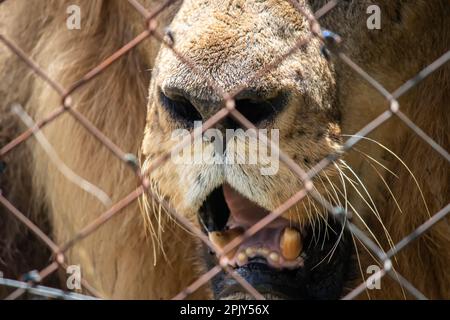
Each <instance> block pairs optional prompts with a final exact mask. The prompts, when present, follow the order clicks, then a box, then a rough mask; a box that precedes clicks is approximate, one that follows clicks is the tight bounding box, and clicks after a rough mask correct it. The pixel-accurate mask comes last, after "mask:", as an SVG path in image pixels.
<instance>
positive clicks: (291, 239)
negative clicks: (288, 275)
mask: <svg viewBox="0 0 450 320" xmlns="http://www.w3.org/2000/svg"><path fill="white" fill-rule="evenodd" d="M280 249H281V254H282V255H283V257H284V258H286V259H287V260H294V259H295V258H297V257H298V256H299V255H300V253H301V252H302V249H303V245H302V240H301V237H300V233H299V232H298V231H297V230H296V229H294V228H286V229H284V231H283V234H282V235H281V239H280Z"/></svg>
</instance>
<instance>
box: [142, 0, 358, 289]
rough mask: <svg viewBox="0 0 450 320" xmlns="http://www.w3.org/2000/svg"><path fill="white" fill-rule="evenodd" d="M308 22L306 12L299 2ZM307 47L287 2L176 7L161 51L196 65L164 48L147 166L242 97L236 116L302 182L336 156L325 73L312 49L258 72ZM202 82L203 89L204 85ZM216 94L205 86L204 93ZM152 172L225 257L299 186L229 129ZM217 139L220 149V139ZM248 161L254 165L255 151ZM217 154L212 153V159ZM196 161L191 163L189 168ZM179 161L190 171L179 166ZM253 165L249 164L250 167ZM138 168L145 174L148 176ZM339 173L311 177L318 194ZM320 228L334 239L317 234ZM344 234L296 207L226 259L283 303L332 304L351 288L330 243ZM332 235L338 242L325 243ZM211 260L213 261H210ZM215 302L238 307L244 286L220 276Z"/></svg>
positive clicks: (306, 29) (312, 45)
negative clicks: (230, 97)
mask: <svg viewBox="0 0 450 320" xmlns="http://www.w3.org/2000/svg"><path fill="white" fill-rule="evenodd" d="M300 4H301V5H302V6H304V8H305V10H307V11H308V12H310V13H311V9H310V8H309V7H308V5H307V4H306V3H305V2H304V1H300ZM310 35H311V30H310V25H309V23H308V21H307V20H306V18H305V17H303V16H302V15H301V14H300V13H298V12H297V11H296V10H295V9H294V8H293V7H292V6H291V5H290V4H289V2H288V1H272V0H269V1H256V0H246V1H215V0H213V1H189V0H188V1H184V3H183V4H182V5H181V6H180V8H179V9H178V11H177V13H176V15H175V17H174V19H173V20H172V22H171V24H170V25H169V26H168V32H167V40H168V41H169V42H173V47H174V48H175V50H176V51H177V52H179V53H181V54H182V55H183V56H185V57H187V58H188V59H189V60H190V61H191V62H192V63H193V64H194V65H195V68H194V70H193V69H192V68H191V67H189V66H188V65H187V64H186V63H185V62H183V61H181V60H180V59H179V58H178V57H177V56H176V54H174V52H173V51H172V50H170V49H169V48H167V47H162V48H161V50H160V52H159V54H158V57H157V59H156V62H155V65H154V69H153V73H152V81H151V85H150V91H149V105H148V115H147V127H146V132H145V139H144V142H143V154H144V157H145V165H148V164H150V163H151V162H152V160H154V159H156V158H157V157H158V156H160V155H161V154H163V153H165V152H170V151H171V149H172V148H173V147H174V146H175V145H177V144H178V143H179V142H180V141H181V139H179V136H178V139H177V138H176V137H177V134H179V133H180V132H182V131H181V129H186V130H192V129H193V128H194V127H195V124H194V122H195V121H201V122H202V123H204V122H205V121H206V120H208V119H209V118H210V117H211V116H213V115H214V114H216V113H217V112H218V111H219V110H220V109H221V108H222V107H224V101H223V98H222V94H223V93H228V92H232V91H233V90H235V89H236V88H238V87H239V86H243V87H244V89H243V90H242V91H240V93H238V95H237V96H236V108H237V110H238V111H239V112H241V113H242V114H243V115H244V116H245V117H246V118H247V119H248V120H250V121H251V122H252V123H253V124H254V125H255V126H256V127H257V128H258V129H265V130H266V131H265V132H264V133H267V135H268V136H269V137H272V138H273V139H274V141H277V140H278V141H279V146H280V149H281V150H283V151H284V152H285V153H286V154H287V155H288V156H289V157H290V158H292V159H293V160H294V161H295V162H296V163H297V164H298V165H299V166H300V167H302V168H303V169H304V170H308V169H309V168H311V167H312V166H314V165H315V164H316V163H317V162H318V161H320V160H321V159H322V158H324V157H325V156H327V155H328V154H334V153H337V152H339V150H340V147H341V141H342V140H341V137H340V112H339V105H338V101H337V99H336V81H335V74H334V69H333V65H332V63H331V62H329V61H328V60H327V59H326V58H325V57H324V55H323V54H322V53H321V44H320V42H319V41H318V40H316V39H311V41H308V42H307V44H306V45H304V46H302V47H300V49H298V50H296V51H295V52H294V53H293V54H292V55H291V56H290V57H289V58H287V59H285V60H284V61H283V62H282V63H280V64H279V65H277V66H276V68H274V69H272V70H271V71H270V72H266V73H263V74H262V75H261V76H259V77H257V79H256V80H255V79H252V77H253V76H254V75H255V73H257V72H258V71H259V70H262V69H263V68H264V67H265V66H267V65H269V64H271V63H272V62H274V61H275V60H276V59H277V58H278V57H280V56H281V55H283V54H284V53H286V52H288V51H289V50H290V48H291V47H292V46H293V45H294V44H295V43H296V42H297V41H299V40H300V39H306V38H308V37H309V36H310ZM207 79H209V80H207ZM212 83H213V84H214V86H215V87H214V86H212V85H211V84H212ZM214 128H217V130H216V131H215V133H213V135H214V134H215V135H216V136H215V138H212V139H211V134H210V135H204V136H203V137H202V138H201V139H200V140H198V141H196V142H197V144H196V146H197V147H193V146H194V144H195V143H193V144H192V145H191V149H189V150H187V149H185V150H184V151H183V155H184V156H186V155H188V156H190V157H187V158H182V159H181V160H180V158H179V157H177V155H180V154H176V155H172V158H171V159H170V160H169V161H167V162H166V163H165V164H164V165H163V166H161V167H160V168H158V169H157V170H156V171H153V172H152V174H151V179H152V181H157V189H158V192H159V193H160V194H161V195H163V196H164V197H166V198H167V199H168V200H169V202H170V204H171V205H172V206H174V207H175V209H176V210H178V211H179V212H180V213H183V214H185V215H186V216H187V217H189V218H191V219H193V221H198V222H199V224H200V225H201V226H202V227H204V230H205V232H208V234H209V237H210V239H211V240H212V241H213V242H214V243H215V244H216V245H219V246H223V245H224V244H226V243H227V242H229V241H230V240H231V239H233V238H234V237H235V236H236V235H239V234H241V233H242V232H243V231H245V230H246V229H248V228H249V227H251V226H252V225H254V224H255V223H256V222H257V221H258V220H260V219H261V218H263V217H264V216H266V215H267V214H268V213H269V212H270V211H272V210H274V209H276V208H277V207H278V206H280V205H281V204H283V202H285V201H286V200H287V199H289V198H290V197H292V196H293V195H294V194H295V193H296V192H297V191H299V190H300V189H301V188H302V184H301V182H300V180H299V178H298V177H297V176H296V175H295V174H294V173H292V172H291V171H290V170H289V169H288V168H287V167H286V165H284V164H283V163H282V162H281V161H279V160H278V155H277V154H276V152H275V151H274V150H270V147H268V146H266V145H264V144H258V145H257V148H256V149H254V144H255V140H254V139H253V138H252V136H251V135H246V134H245V132H244V131H245V130H242V131H240V132H239V130H238V131H234V136H229V135H228V133H229V132H227V129H237V128H239V125H238V124H237V123H236V122H235V121H233V120H232V119H231V118H226V119H223V120H222V121H220V122H219V123H218V124H216V125H215V126H214ZM220 134H222V138H218V137H217V136H218V135H220ZM264 147H266V148H268V149H269V150H268V151H267V152H263V153H261V152H257V156H256V160H255V159H253V162H252V161H251V160H250V158H251V156H252V155H254V154H255V152H256V150H260V149H264ZM218 148H219V150H220V152H218V151H219V150H218ZM196 156H197V158H196ZM186 159H187V160H186ZM255 161H256V162H255ZM145 165H144V167H145ZM335 175H336V172H335V171H333V170H331V169H328V170H325V171H323V172H322V173H321V174H320V176H318V178H317V179H318V180H317V181H319V183H317V184H316V185H317V188H318V189H319V192H320V191H321V190H320V186H321V185H323V181H329V180H330V179H332V178H333V176H335ZM325 221H327V223H328V224H329V225H330V228H332V229H334V231H328V232H325V229H326V228H325ZM340 230H341V229H340V227H337V225H336V224H335V223H334V222H333V221H331V219H328V218H327V217H326V210H323V209H322V208H320V206H319V205H318V204H317V203H312V202H309V203H308V202H307V201H302V202H299V203H298V204H297V205H295V206H293V207H292V208H290V209H289V210H287V211H286V212H285V213H284V214H283V218H280V219H278V220H275V221H274V222H272V223H271V224H269V226H267V227H265V228H264V229H263V230H262V231H261V232H259V233H257V234H256V235H254V236H253V237H252V238H250V239H249V240H246V241H244V243H242V244H241V245H240V246H239V247H238V248H237V250H235V251H233V252H232V253H231V254H230V255H229V256H228V257H229V259H230V262H229V263H230V264H231V266H233V267H234V268H236V270H237V271H238V273H239V274H241V275H242V276H243V277H244V278H246V280H247V281H249V282H250V283H251V284H253V285H254V286H255V287H256V288H257V289H258V290H259V291H260V292H262V293H265V294H270V295H271V296H272V297H283V298H336V297H339V296H340V295H341V294H342V288H343V285H344V284H345V281H346V280H347V279H346V277H347V270H348V259H349V256H350V252H349V251H350V250H349V249H348V247H347V245H346V244H345V243H344V242H342V241H341V242H340V244H339V246H338V248H337V250H336V252H335V253H334V254H333V255H332V258H331V261H329V262H327V263H321V262H322V260H324V259H328V258H329V257H326V256H327V254H329V253H330V251H331V249H332V247H333V246H334V244H335V243H337V242H338V236H339V234H340ZM333 232H335V233H336V234H335V233H333ZM210 258H211V259H215V258H214V257H210ZM214 289H215V293H216V295H217V296H218V297H221V298H226V297H239V296H240V295H239V291H242V290H243V289H240V286H239V285H237V284H236V283H234V282H233V281H232V280H231V279H229V278H228V277H226V276H224V277H222V278H219V279H217V278H216V281H215V282H214Z"/></svg>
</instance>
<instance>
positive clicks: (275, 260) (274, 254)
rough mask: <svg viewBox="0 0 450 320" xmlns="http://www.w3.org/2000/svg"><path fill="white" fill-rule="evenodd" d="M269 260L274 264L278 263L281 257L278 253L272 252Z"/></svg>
mask: <svg viewBox="0 0 450 320" xmlns="http://www.w3.org/2000/svg"><path fill="white" fill-rule="evenodd" d="M269 259H270V260H272V261H274V262H278V260H279V259H280V256H279V255H278V253H276V252H271V253H270V254H269Z"/></svg>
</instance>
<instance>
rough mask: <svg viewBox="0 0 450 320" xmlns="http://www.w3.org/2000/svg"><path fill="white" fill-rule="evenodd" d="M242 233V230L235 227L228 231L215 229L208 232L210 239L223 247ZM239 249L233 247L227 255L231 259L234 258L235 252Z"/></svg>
mask: <svg viewBox="0 0 450 320" xmlns="http://www.w3.org/2000/svg"><path fill="white" fill-rule="evenodd" d="M241 234H242V230H241V229H238V228H235V229H231V230H227V231H223V232H222V231H213V232H210V233H208V238H209V240H210V241H211V242H212V243H214V244H215V245H216V246H218V247H219V248H221V249H223V248H224V247H225V246H226V245H227V244H228V243H230V242H231V241H232V240H233V239H234V238H236V237H238V236H240V235H241ZM236 251H237V247H236V248H234V249H232V250H231V251H230V252H228V253H227V255H226V256H227V257H228V258H229V259H231V258H233V256H234V254H235V253H236Z"/></svg>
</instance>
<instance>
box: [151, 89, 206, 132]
mask: <svg viewBox="0 0 450 320" xmlns="http://www.w3.org/2000/svg"><path fill="white" fill-rule="evenodd" d="M159 96H160V97H159V99H160V102H161V105H162V106H163V108H164V109H166V110H167V112H168V113H169V114H170V116H171V117H172V118H174V119H176V120H179V121H182V122H185V123H187V124H189V125H190V126H192V125H193V123H194V121H201V120H202V116H201V114H200V113H199V112H198V110H197V109H196V108H195V106H194V105H193V104H192V103H191V102H190V101H189V100H188V99H186V98H185V97H184V96H182V95H177V94H171V95H170V97H168V96H167V95H165V94H164V93H163V92H162V91H160V95H159Z"/></svg>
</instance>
